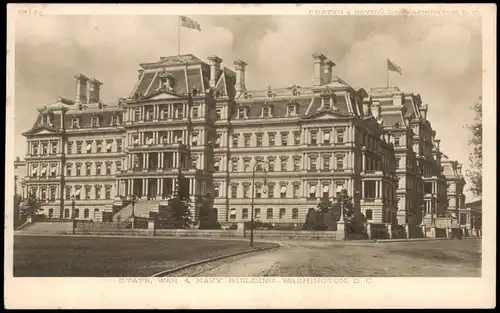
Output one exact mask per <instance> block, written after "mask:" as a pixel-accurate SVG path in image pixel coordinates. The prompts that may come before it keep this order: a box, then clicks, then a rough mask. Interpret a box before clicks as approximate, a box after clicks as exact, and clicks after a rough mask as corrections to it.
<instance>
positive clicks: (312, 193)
mask: <svg viewBox="0 0 500 313" xmlns="http://www.w3.org/2000/svg"><path fill="white" fill-rule="evenodd" d="M309 198H310V199H315V198H316V186H310V187H309Z"/></svg>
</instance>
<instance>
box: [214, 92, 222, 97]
mask: <svg viewBox="0 0 500 313" xmlns="http://www.w3.org/2000/svg"><path fill="white" fill-rule="evenodd" d="M221 96H222V92H220V90H217V91H216V92H215V99H219V98H220V97H221Z"/></svg>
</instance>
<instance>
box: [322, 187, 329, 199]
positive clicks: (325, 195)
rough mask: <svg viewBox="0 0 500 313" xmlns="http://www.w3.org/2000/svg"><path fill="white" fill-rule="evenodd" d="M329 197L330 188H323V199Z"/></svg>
mask: <svg viewBox="0 0 500 313" xmlns="http://www.w3.org/2000/svg"><path fill="white" fill-rule="evenodd" d="M329 196H330V186H328V185H326V186H323V198H328V197H329Z"/></svg>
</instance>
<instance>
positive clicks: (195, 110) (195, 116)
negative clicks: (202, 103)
mask: <svg viewBox="0 0 500 313" xmlns="http://www.w3.org/2000/svg"><path fill="white" fill-rule="evenodd" d="M193 118H198V108H193Z"/></svg>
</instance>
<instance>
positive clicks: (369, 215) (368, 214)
mask: <svg viewBox="0 0 500 313" xmlns="http://www.w3.org/2000/svg"><path fill="white" fill-rule="evenodd" d="M365 215H366V219H367V220H372V219H373V210H372V209H368V210H366V211H365Z"/></svg>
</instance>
